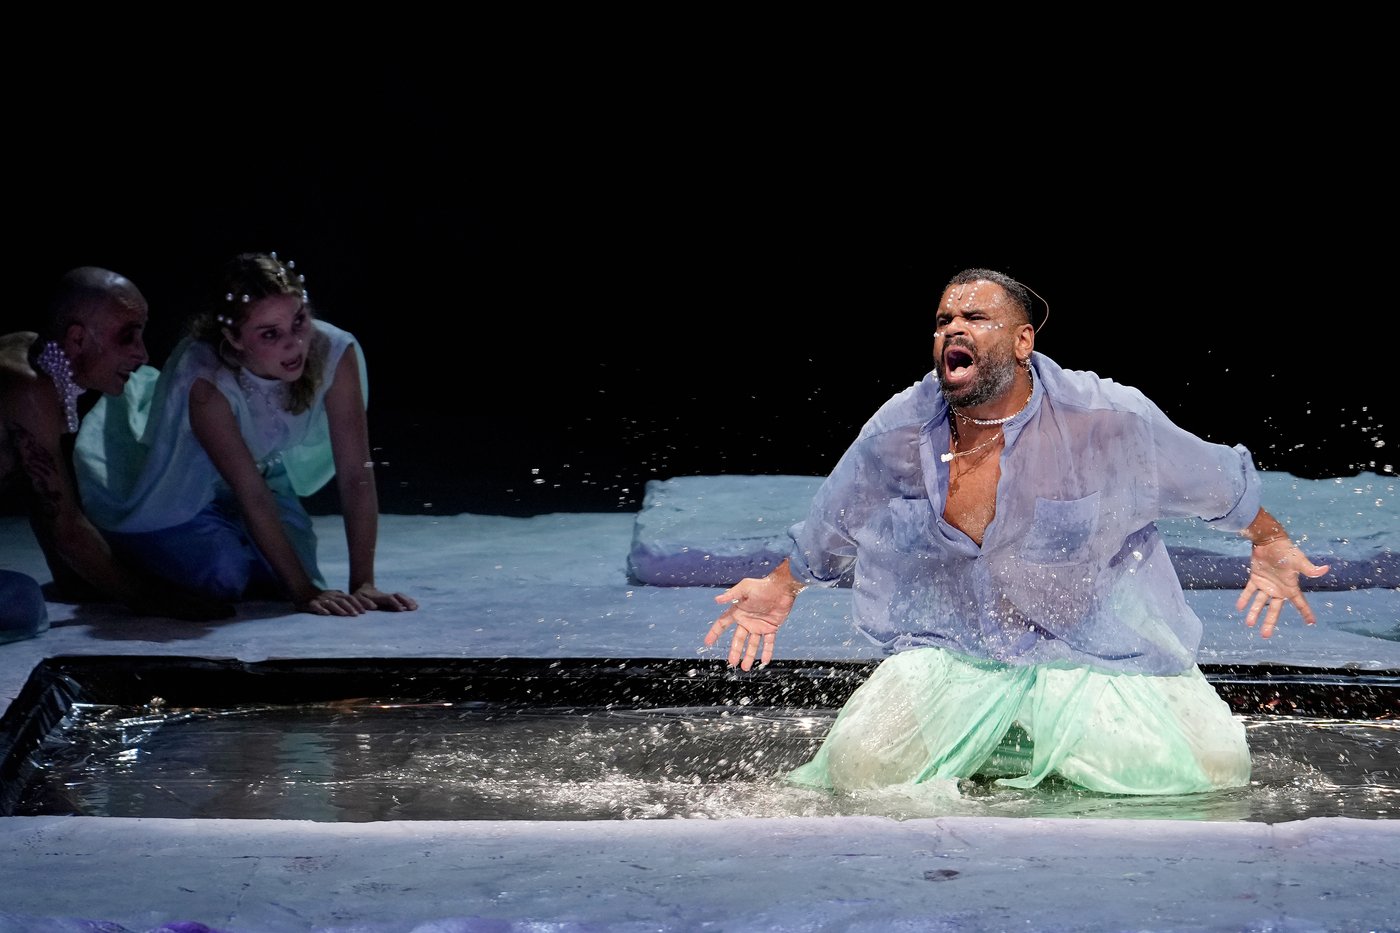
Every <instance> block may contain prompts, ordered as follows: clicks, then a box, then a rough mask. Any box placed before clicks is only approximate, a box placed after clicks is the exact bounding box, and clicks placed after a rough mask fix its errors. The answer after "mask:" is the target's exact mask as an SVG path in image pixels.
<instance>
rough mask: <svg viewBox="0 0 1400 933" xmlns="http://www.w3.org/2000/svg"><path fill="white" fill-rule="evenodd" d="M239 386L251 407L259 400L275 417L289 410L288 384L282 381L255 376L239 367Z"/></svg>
mask: <svg viewBox="0 0 1400 933" xmlns="http://www.w3.org/2000/svg"><path fill="white" fill-rule="evenodd" d="M238 386H239V388H241V389H242V390H243V396H244V398H246V399H248V403H249V404H250V405H252V404H253V400H254V399H257V400H258V401H259V402H261V404H262V407H263V408H264V409H266V410H267V411H268V412H269V413H270V414H272V415H274V416H275V415H279V414H281V413H282V412H284V411H286V410H287V398H288V391H287V384H286V383H285V382H283V381H282V380H280V379H269V378H267V377H266V376H255V375H253V374H252V373H250V372H248V370H246V369H244V368H242V367H239V369H238ZM254 407H256V406H254Z"/></svg>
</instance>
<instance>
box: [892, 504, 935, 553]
mask: <svg viewBox="0 0 1400 933" xmlns="http://www.w3.org/2000/svg"><path fill="white" fill-rule="evenodd" d="M889 519H890V528H889V543H890V546H891V547H892V548H894V549H895V550H896V551H925V550H928V549H929V548H930V546H931V543H932V542H931V539H932V537H933V504H932V503H930V502H929V500H927V499H891V500H889Z"/></svg>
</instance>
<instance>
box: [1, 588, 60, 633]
mask: <svg viewBox="0 0 1400 933" xmlns="http://www.w3.org/2000/svg"><path fill="white" fill-rule="evenodd" d="M48 629H49V606H48V603H47V602H45V601H44V591H43V590H42V589H40V588H39V581H37V580H35V579H34V578H33V577H30V576H26V575H25V574H22V573H19V572H18V571H14V570H0V645H3V644H4V643H5V642H9V641H19V640H20V639H21V638H33V637H34V636H35V635H39V634H41V633H43V632H46V631H48Z"/></svg>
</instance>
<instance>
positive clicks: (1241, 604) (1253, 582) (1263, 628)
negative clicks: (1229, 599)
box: [1235, 537, 1331, 638]
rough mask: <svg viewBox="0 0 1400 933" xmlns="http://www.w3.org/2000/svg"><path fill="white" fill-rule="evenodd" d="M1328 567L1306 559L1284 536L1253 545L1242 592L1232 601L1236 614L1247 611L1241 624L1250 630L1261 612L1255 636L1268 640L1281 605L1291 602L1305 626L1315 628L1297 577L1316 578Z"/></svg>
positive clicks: (1328, 568) (1313, 616) (1281, 610)
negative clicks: (1260, 623)
mask: <svg viewBox="0 0 1400 933" xmlns="http://www.w3.org/2000/svg"><path fill="white" fill-rule="evenodd" d="M1330 569H1331V568H1330V567H1329V566H1328V565H1326V564H1322V565H1320V566H1319V565H1317V564H1314V563H1313V562H1312V561H1310V560H1308V558H1307V555H1305V554H1304V553H1303V552H1302V551H1300V550H1299V549H1298V546H1297V545H1295V544H1294V543H1293V542H1292V541H1291V540H1289V539H1288V538H1287V537H1279V538H1276V539H1274V540H1271V541H1267V542H1265V543H1263V544H1256V545H1254V546H1253V547H1251V548H1250V553H1249V579H1248V580H1246V581H1245V585H1244V592H1242V593H1240V598H1239V599H1237V600H1235V609H1236V611H1243V610H1244V608H1245V607H1246V606H1248V607H1249V612H1248V613H1247V614H1246V615H1245V617H1244V623H1245V625H1248V626H1249V627H1250V628H1253V627H1254V626H1255V624H1256V623H1258V622H1259V616H1260V614H1261V613H1262V614H1263V616H1264V623H1263V624H1262V625H1260V626H1259V634H1260V636H1261V637H1263V638H1268V637H1269V636H1271V635H1273V634H1274V627H1275V626H1276V625H1278V620H1279V615H1280V614H1282V612H1283V606H1284V603H1292V604H1293V606H1294V608H1296V609H1297V610H1298V614H1299V615H1301V616H1302V617H1303V621H1304V622H1306V623H1307V624H1308V625H1316V624H1317V617H1316V616H1315V615H1313V611H1312V607H1311V606H1309V605H1308V601H1307V599H1305V598H1304V597H1303V590H1302V588H1301V587H1300V586H1299V585H1298V577H1299V576H1304V577H1308V578H1310V579H1316V578H1317V577H1320V576H1322V575H1323V574H1325V573H1327V571H1328V570H1330Z"/></svg>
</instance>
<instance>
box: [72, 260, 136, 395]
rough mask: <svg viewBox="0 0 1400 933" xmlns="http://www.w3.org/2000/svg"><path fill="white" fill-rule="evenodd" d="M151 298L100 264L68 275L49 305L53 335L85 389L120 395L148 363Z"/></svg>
mask: <svg viewBox="0 0 1400 933" xmlns="http://www.w3.org/2000/svg"><path fill="white" fill-rule="evenodd" d="M146 316H147V307H146V298H145V296H144V295H142V294H141V292H140V290H139V289H137V287H136V286H135V285H134V284H132V282H131V280H130V279H128V278H127V277H126V276H124V275H119V274H118V273H116V272H113V271H112V270H110V269H102V268H99V267H97V266H79V267H78V268H76V269H70V270H69V271H68V272H66V273H64V275H63V278H61V279H59V282H58V288H57V289H55V290H54V295H53V300H52V301H51V302H50V304H49V323H48V326H49V338H50V339H51V340H54V341H56V342H57V343H58V344H59V346H61V347H62V348H63V352H64V353H65V355H67V357H68V359H69V361H70V362H71V363H72V366H73V379H74V381H75V382H77V384H78V385H80V386H82V387H83V388H84V389H98V390H101V391H102V392H105V393H106V394H108V395H120V394H121V391H122V388H123V387H124V386H125V385H126V381H127V379H129V378H130V377H131V373H132V371H133V370H135V369H136V368H137V367H139V366H141V365H142V364H143V363H145V362H146V359H147V356H146V343H145V339H144V331H145V329H146Z"/></svg>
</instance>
